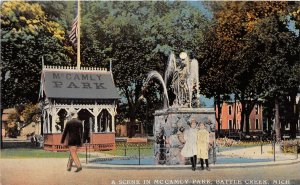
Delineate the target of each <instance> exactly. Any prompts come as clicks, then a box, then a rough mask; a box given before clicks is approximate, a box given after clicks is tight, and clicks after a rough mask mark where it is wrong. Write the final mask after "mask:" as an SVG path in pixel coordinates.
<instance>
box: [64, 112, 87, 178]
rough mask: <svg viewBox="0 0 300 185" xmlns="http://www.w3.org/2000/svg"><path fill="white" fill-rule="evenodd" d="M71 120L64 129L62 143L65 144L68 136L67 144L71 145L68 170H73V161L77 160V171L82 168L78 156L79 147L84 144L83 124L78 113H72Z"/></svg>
mask: <svg viewBox="0 0 300 185" xmlns="http://www.w3.org/2000/svg"><path fill="white" fill-rule="evenodd" d="M70 116H71V118H72V119H71V120H70V121H68V122H67V124H66V127H65V129H64V133H63V135H62V138H61V143H62V144H63V145H65V144H64V143H65V139H66V138H67V145H68V146H69V151H70V157H69V161H68V167H67V170H68V171H71V168H72V163H73V161H74V162H75V164H76V166H77V169H76V171H75V172H79V171H81V170H82V167H81V163H80V161H79V158H78V156H77V147H78V146H81V145H82V132H83V126H82V123H81V121H80V120H79V119H77V113H76V112H74V111H73V112H71V113H70Z"/></svg>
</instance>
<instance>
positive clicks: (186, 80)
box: [143, 52, 215, 165]
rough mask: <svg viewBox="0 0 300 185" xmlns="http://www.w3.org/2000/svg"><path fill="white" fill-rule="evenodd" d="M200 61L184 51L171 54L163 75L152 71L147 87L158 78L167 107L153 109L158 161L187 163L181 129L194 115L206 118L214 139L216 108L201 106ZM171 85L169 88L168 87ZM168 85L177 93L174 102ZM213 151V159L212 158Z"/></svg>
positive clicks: (201, 119) (212, 143) (200, 118)
mask: <svg viewBox="0 0 300 185" xmlns="http://www.w3.org/2000/svg"><path fill="white" fill-rule="evenodd" d="M198 70H199V67H198V61H197V60H196V59H190V58H189V56H188V55H187V53H185V52H182V53H180V55H179V58H177V59H176V57H175V55H174V54H173V53H171V54H170V56H169V60H168V65H167V69H166V71H165V76H164V79H163V77H162V76H161V75H160V74H159V73H158V72H157V71H151V72H149V74H148V77H147V79H146V81H145V84H144V87H143V88H147V85H148V83H149V81H150V80H151V79H154V78H155V79H157V80H158V81H159V82H160V84H161V85H162V87H163V91H164V108H163V109H161V110H157V111H155V113H154V116H155V123H154V128H153V129H154V134H155V137H156V143H155V158H156V162H157V164H167V165H175V164H186V163H188V161H189V160H186V159H185V158H184V157H183V156H182V155H181V153H180V151H181V149H182V147H183V146H184V145H183V142H181V137H182V133H183V132H184V130H185V129H186V128H187V127H188V125H187V123H188V122H189V121H190V120H191V118H193V119H196V121H197V122H198V123H199V122H203V123H205V124H206V127H207V128H208V130H209V131H210V142H211V145H212V146H214V143H215V134H214V129H215V112H214V108H203V107H200V92H199V73H198ZM167 87H168V88H167ZM168 89H169V91H171V93H173V94H174V95H175V98H174V99H173V100H172V102H171V101H170V99H169V96H168ZM213 154H214V152H213V151H210V161H212V160H213V159H214V158H213Z"/></svg>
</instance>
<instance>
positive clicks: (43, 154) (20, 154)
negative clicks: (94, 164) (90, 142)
mask: <svg viewBox="0 0 300 185" xmlns="http://www.w3.org/2000/svg"><path fill="white" fill-rule="evenodd" d="M0 154H1V155H0V156H1V158H6V159H9V158H12V159H13V158H68V157H69V152H50V151H45V150H42V149H30V148H29V149H27V148H15V149H2V150H0ZM78 156H79V157H80V158H83V157H85V155H83V154H78Z"/></svg>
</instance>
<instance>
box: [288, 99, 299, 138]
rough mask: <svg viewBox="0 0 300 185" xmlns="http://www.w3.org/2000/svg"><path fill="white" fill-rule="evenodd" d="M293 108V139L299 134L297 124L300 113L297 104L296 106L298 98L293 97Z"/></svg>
mask: <svg viewBox="0 0 300 185" xmlns="http://www.w3.org/2000/svg"><path fill="white" fill-rule="evenodd" d="M290 105H291V106H292V110H293V111H292V118H291V123H290V124H291V127H290V134H291V139H295V138H296V134H297V122H298V116H299V112H297V104H296V96H291V104H290Z"/></svg>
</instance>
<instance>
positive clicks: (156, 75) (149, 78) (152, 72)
mask: <svg viewBox="0 0 300 185" xmlns="http://www.w3.org/2000/svg"><path fill="white" fill-rule="evenodd" d="M152 78H156V79H157V80H158V81H159V82H160V83H161V85H162V86H163V89H164V97H165V99H166V103H165V105H164V106H166V107H164V108H168V107H169V96H168V91H167V87H166V84H165V82H164V80H163V78H162V76H161V75H160V74H159V73H158V72H157V71H150V72H149V73H148V77H147V79H146V81H145V83H144V86H143V88H146V87H147V85H148V83H149V81H150V80H151V79H152Z"/></svg>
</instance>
